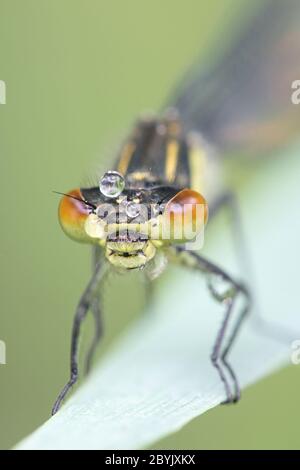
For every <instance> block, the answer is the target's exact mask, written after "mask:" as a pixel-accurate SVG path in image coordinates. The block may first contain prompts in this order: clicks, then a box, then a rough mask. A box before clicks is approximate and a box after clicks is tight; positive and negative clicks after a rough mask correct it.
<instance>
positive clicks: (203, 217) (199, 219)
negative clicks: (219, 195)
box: [164, 189, 208, 241]
mask: <svg viewBox="0 0 300 470" xmlns="http://www.w3.org/2000/svg"><path fill="white" fill-rule="evenodd" d="M164 219H165V223H166V224H167V225H168V226H169V229H170V238H171V239H176V240H181V241H185V240H187V239H190V238H191V236H192V235H193V234H195V236H196V235H197V233H199V232H200V231H201V230H202V229H203V228H204V226H205V224H206V222H207V219H208V205H207V202H206V200H205V198H204V197H203V196H202V195H201V194H199V193H197V192H196V191H193V190H192V189H183V190H182V191H180V192H179V193H177V194H176V196H174V197H173V198H172V199H171V200H170V201H169V202H168V204H167V206H166V209H165V212H164Z"/></svg>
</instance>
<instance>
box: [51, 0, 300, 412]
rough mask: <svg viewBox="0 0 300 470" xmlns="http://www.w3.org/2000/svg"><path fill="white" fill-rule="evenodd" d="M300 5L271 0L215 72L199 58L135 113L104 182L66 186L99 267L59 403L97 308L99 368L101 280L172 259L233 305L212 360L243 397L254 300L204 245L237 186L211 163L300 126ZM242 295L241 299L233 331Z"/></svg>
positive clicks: (253, 150) (76, 224)
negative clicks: (244, 343) (150, 108)
mask: <svg viewBox="0 0 300 470" xmlns="http://www.w3.org/2000/svg"><path fill="white" fill-rule="evenodd" d="M299 13H300V4H299V2H298V1H297V0H289V1H287V2H286V3H283V2H280V0H273V1H271V2H269V3H268V4H267V6H266V7H265V8H264V9H263V10H262V11H261V12H260V13H259V14H258V16H256V17H255V18H254V20H253V22H252V23H251V24H250V26H248V27H247V28H246V30H245V33H244V34H243V35H242V36H241V37H240V38H239V40H238V42H237V43H236V44H235V45H233V47H232V48H231V49H230V51H229V52H228V54H227V55H226V56H225V59H224V60H223V61H221V62H219V63H218V64H217V65H215V66H213V67H212V68H211V70H210V71H208V73H205V74H203V73H202V72H200V71H198V67H197V68H196V70H195V71H194V73H193V74H192V75H191V78H190V79H189V78H187V79H186V81H184V82H183V85H182V86H181V87H179V90H178V92H177V94H176V96H175V98H174V99H173V100H171V105H172V107H171V108H169V109H168V110H167V111H165V112H164V113H162V115H161V116H158V117H145V118H141V119H139V120H138V121H137V123H136V125H135V126H134V128H133V130H132V132H131V133H130V135H129V137H128V139H126V141H125V142H124V143H123V145H122V147H121V149H120V152H119V155H118V158H117V163H116V165H115V166H113V167H110V168H109V170H108V171H107V172H106V173H105V174H104V175H102V176H101V178H100V179H99V184H98V185H97V186H96V187H92V188H78V189H75V190H73V191H70V192H69V193H67V194H65V195H64V196H63V198H62V200H61V203H60V207H59V219H60V223H61V226H62V228H63V230H64V231H65V233H66V234H67V235H68V236H70V237H71V238H72V239H74V240H76V241H79V242H84V243H89V244H91V245H93V253H94V272H93V276H92V278H91V280H90V282H89V284H88V286H87V288H86V290H85V291H84V293H83V295H82V297H81V300H80V302H79V304H78V308H77V311H76V314H75V319H74V324H73V332H72V344H71V371H70V379H69V381H68V383H67V384H66V386H65V387H64V389H63V390H62V392H61V393H60V395H59V397H58V399H57V400H56V402H55V405H54V407H53V413H55V412H56V411H57V410H58V409H59V407H60V404H61V402H62V400H63V399H64V398H65V396H66V394H67V393H68V391H69V389H70V388H71V387H72V386H73V385H74V384H75V382H76V381H77V378H78V340H79V334H80V328H81V325H82V322H83V320H84V319H85V317H86V315H87V313H88V311H89V310H90V311H91V312H92V313H93V315H94V319H95V337H94V340H93V343H92V345H91V348H90V351H89V353H88V356H87V361H86V370H87V371H88V370H89V368H90V364H91V359H92V356H93V353H94V351H95V347H96V345H97V343H98V341H99V339H100V336H101V333H102V328H101V308H100V304H99V299H98V297H97V292H98V287H99V284H100V283H101V281H102V279H103V277H104V276H105V274H106V272H107V270H108V269H109V268H112V269H116V270H121V271H127V270H131V269H139V270H143V272H144V273H146V274H147V276H148V277H149V279H151V278H154V277H156V276H157V275H159V274H160V273H161V272H162V270H163V269H164V268H165V267H166V265H167V261H176V262H180V263H181V264H183V265H185V266H187V267H189V268H192V269H195V270H199V271H201V272H202V273H204V275H205V276H207V279H208V287H209V290H210V293H211V294H212V295H213V297H214V298H215V299H216V300H217V301H218V302H220V303H221V304H222V306H223V308H224V317H223V322H222V325H221V328H220V331H219V332H218V334H217V337H216V341H215V344H214V346H213V351H212V355H211V360H212V363H213V365H214V366H215V367H216V369H217V371H218V373H219V376H220V379H221V380H222V381H223V383H224V387H225V397H224V402H226V403H232V402H236V401H237V400H238V399H239V397H240V389H239V385H238V380H237V378H236V375H235V373H234V371H233V369H232V367H231V365H230V363H229V362H228V353H229V351H230V349H231V346H232V344H233V342H234V340H235V338H236V336H237V334H238V331H239V329H240V327H241V325H242V322H243V320H244V319H245V317H246V315H247V313H248V312H249V311H250V307H251V300H250V294H249V291H248V289H247V287H246V286H245V285H244V284H243V283H241V282H240V281H238V280H236V279H234V278H233V277H232V276H231V275H229V274H228V273H226V272H225V271H224V270H223V269H222V268H221V267H219V266H218V265H217V264H215V263H213V262H211V261H209V260H207V259H205V258H204V257H203V256H201V255H200V254H199V250H200V248H201V242H202V239H203V231H204V227H205V225H206V223H207V220H208V212H209V213H210V217H212V216H213V215H214V214H215V213H216V212H217V211H218V210H219V209H220V208H221V207H222V206H224V205H228V206H229V207H231V209H232V210H234V205H233V197H232V194H230V192H228V191H227V192H224V193H221V192H218V191H216V187H217V183H216V181H214V180H211V179H210V177H209V176H207V173H205V167H206V166H207V165H208V167H209V166H210V165H211V164H212V163H213V164H215V161H214V160H213V157H212V152H211V150H210V148H211V147H215V148H216V149H217V150H218V151H219V153H220V154H222V153H225V152H226V153H236V152H237V151H239V152H241V151H243V153H247V154H248V153H249V154H251V155H254V154H259V153H262V152H266V151H269V150H270V149H272V148H274V147H276V146H278V145H279V144H282V143H283V142H286V141H287V139H288V138H291V137H292V136H294V135H295V134H296V133H297V132H298V129H299V123H300V113H299V108H295V106H293V104H292V102H291V99H290V93H291V85H292V82H293V80H295V79H296V78H297V77H296V76H295V74H296V67H295V61H296V60H297V58H298V60H299V57H300V54H299V52H300V46H299V44H300V38H299V31H298V20H299V17H300V14H299ZM245 58H246V59H245ZM298 64H299V61H298ZM207 142H209V145H208V144H207ZM208 174H210V173H208ZM208 207H209V211H208ZM216 279H217V280H218V281H220V282H215V280H216ZM195 295H196V294H195ZM238 297H242V299H243V303H242V305H239V311H238V312H237V313H238V317H237V319H236V320H235V323H234V324H233V326H232V330H231V333H230V334H229V335H228V336H227V334H226V333H227V330H228V325H229V320H230V318H231V316H232V314H233V312H234V311H235V308H236V305H237V302H236V301H237V299H238Z"/></svg>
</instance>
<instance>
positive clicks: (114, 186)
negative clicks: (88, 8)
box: [99, 171, 125, 198]
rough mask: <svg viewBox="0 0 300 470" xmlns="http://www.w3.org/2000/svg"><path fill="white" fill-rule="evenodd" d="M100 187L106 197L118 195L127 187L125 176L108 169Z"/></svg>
mask: <svg viewBox="0 0 300 470" xmlns="http://www.w3.org/2000/svg"><path fill="white" fill-rule="evenodd" d="M99 188H100V191H101V193H102V194H103V195H104V196H105V197H111V198H115V197H118V196H119V195H120V194H121V192H122V191H123V190H124V188H125V180H124V177H123V176H122V175H121V174H120V173H118V172H117V171H107V172H106V173H105V174H104V175H103V176H102V178H101V180H100V183H99Z"/></svg>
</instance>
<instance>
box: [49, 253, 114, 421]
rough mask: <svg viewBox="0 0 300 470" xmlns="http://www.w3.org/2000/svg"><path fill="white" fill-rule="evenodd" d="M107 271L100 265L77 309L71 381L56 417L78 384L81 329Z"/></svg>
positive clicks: (58, 403)
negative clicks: (74, 386)
mask: <svg viewBox="0 0 300 470" xmlns="http://www.w3.org/2000/svg"><path fill="white" fill-rule="evenodd" d="M105 271H106V265H104V264H102V263H100V262H99V263H98V264H97V266H96V269H95V271H94V274H93V276H92V278H91V280H90V282H89V283H88V285H87V287H86V289H85V291H84V293H83V295H82V297H81V299H80V301H79V304H78V306H77V309H76V313H75V317H74V322H73V329H72V340H71V361H70V379H69V381H68V382H67V383H66V385H65V386H64V388H63V389H62V391H61V392H60V394H59V395H58V397H57V399H56V401H55V403H54V406H53V408H52V415H54V414H55V413H56V412H57V411H58V410H59V408H60V406H61V403H62V401H63V400H64V398H65V397H66V395H67V394H68V392H69V390H70V389H71V388H72V386H73V385H74V384H75V383H76V382H77V379H78V342H79V336H80V329H81V325H82V322H83V321H84V319H85V318H86V315H87V312H88V310H89V308H90V306H91V302H92V301H93V296H94V294H95V291H96V289H97V287H98V286H99V283H100V281H101V279H102V278H103V275H104V274H105Z"/></svg>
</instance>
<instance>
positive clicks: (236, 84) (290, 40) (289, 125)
mask: <svg viewBox="0 0 300 470" xmlns="http://www.w3.org/2000/svg"><path fill="white" fill-rule="evenodd" d="M222 41H224V37H222ZM189 77H190V78H188V77H187V78H186V79H185V80H184V81H183V83H182V85H181V86H179V88H178V89H177V91H176V94H175V98H174V99H173V100H172V101H171V104H172V106H175V107H176V108H177V109H178V110H179V112H180V114H181V117H182V119H183V122H184V124H185V126H186V128H187V129H193V130H199V131H200V132H202V133H203V135H204V137H206V138H207V139H208V140H209V141H210V142H211V143H212V144H213V145H215V146H216V147H217V148H219V150H220V151H221V152H222V153H236V152H242V153H243V154H244V153H247V154H250V155H253V154H261V153H263V152H266V151H270V150H271V149H273V148H276V147H278V146H279V145H282V144H283V143H285V142H286V141H287V140H289V139H291V138H293V137H295V135H296V134H297V133H299V132H300V104H299V105H296V104H293V103H292V100H291V96H292V93H293V90H292V83H293V82H294V81H295V80H297V79H298V80H300V0H270V1H267V2H266V1H265V2H264V4H263V7H262V8H260V9H259V11H258V12H257V14H255V15H254V16H253V17H252V19H251V21H250V22H249V24H247V26H246V28H245V29H244V31H243V32H242V33H241V34H239V35H238V37H237V38H236V39H235V40H234V41H233V45H232V46H231V47H230V48H229V50H228V51H227V53H225V55H223V57H222V59H221V60H220V61H219V62H218V63H215V64H213V65H211V66H210V67H209V68H206V69H205V70H203V69H201V67H200V66H199V65H198V66H195V67H194V68H193V69H192V70H191V73H190V74H189Z"/></svg>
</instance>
